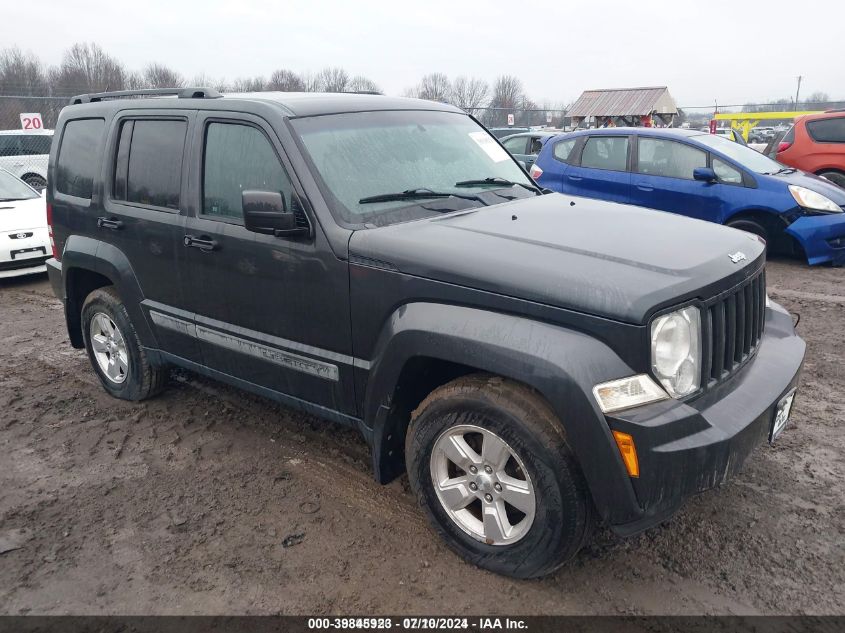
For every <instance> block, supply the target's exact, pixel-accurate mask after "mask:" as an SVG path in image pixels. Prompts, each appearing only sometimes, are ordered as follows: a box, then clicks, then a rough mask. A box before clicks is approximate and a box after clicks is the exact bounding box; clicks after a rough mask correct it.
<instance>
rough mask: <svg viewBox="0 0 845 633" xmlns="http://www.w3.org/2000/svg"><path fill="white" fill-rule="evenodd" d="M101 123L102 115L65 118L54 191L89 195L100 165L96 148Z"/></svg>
mask: <svg viewBox="0 0 845 633" xmlns="http://www.w3.org/2000/svg"><path fill="white" fill-rule="evenodd" d="M104 127H105V121H104V120H103V119H78V120H75V121H68V122H67V124H66V125H65V131H64V134H63V135H62V141H61V143H62V144H61V146H60V148H59V157H58V160H57V163H56V191H58V192H59V193H64V194H66V195H69V196H75V197H77V198H86V199H88V200H90V199H91V193H92V191H93V189H94V175H95V173H96V172H97V169H98V168H99V165H100V156H99V154H98V150H99V147H100V139H101V138H102V136H103V128H104Z"/></svg>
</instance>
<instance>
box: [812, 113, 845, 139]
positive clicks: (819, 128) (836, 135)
mask: <svg viewBox="0 0 845 633" xmlns="http://www.w3.org/2000/svg"><path fill="white" fill-rule="evenodd" d="M807 133H808V134H809V135H810V138H811V139H813V140H814V141H815V142H816V143H845V117H838V118H835V119H820V120H817V121H807Z"/></svg>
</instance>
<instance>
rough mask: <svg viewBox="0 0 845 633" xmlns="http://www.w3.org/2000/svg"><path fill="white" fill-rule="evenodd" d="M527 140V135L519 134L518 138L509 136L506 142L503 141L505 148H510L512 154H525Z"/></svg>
mask: <svg viewBox="0 0 845 633" xmlns="http://www.w3.org/2000/svg"><path fill="white" fill-rule="evenodd" d="M525 141H526V137H525V136H517V137H516V138H509V139H508V140H506V141H505V142H504V143H502V145H504V146H505V149H506V150H508V151H509V152H510V153H511V154H524V153H525Z"/></svg>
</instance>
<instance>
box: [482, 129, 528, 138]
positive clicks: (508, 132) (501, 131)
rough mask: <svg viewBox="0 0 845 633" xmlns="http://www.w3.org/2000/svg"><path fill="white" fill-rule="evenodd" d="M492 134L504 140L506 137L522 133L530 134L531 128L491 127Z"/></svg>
mask: <svg viewBox="0 0 845 633" xmlns="http://www.w3.org/2000/svg"><path fill="white" fill-rule="evenodd" d="M488 131H489V132H490V134H492V135H493V136H495V137H496V138H499V139H502V138H505V137H506V136H512V135H514V134H521V133H522V132H530V131H531V128H527V127H491V128H488Z"/></svg>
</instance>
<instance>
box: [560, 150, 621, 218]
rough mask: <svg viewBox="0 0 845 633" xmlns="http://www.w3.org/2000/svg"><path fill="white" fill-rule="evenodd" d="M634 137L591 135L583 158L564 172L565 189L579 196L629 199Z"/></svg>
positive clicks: (581, 156)
mask: <svg viewBox="0 0 845 633" xmlns="http://www.w3.org/2000/svg"><path fill="white" fill-rule="evenodd" d="M630 147H631V139H630V138H629V137H628V136H627V135H622V134H615V135H611V134H598V135H591V136H588V137H587V138H586V140H585V142H584V145H583V146H582V148H581V152H580V159H579V160H578V161H577V162H574V163H573V164H572V165H570V166H569V168H568V169H566V171H565V173H564V174H563V186H562V190H563V191H564V192H566V193H571V194H573V195H578V196H586V197H588V198H599V199H601V200H610V201H613V202H628V199H629V195H630V189H631V174H630V172H629V171H628V166H629V161H630Z"/></svg>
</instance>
